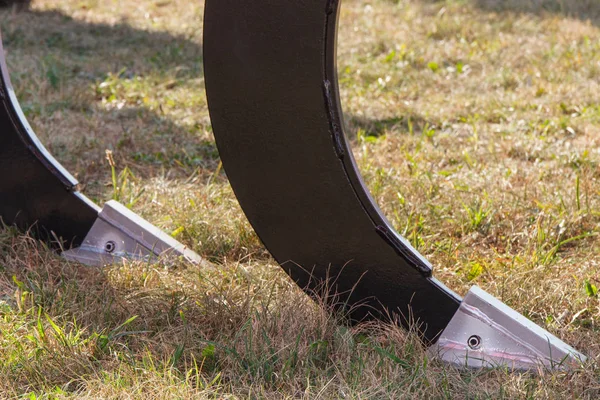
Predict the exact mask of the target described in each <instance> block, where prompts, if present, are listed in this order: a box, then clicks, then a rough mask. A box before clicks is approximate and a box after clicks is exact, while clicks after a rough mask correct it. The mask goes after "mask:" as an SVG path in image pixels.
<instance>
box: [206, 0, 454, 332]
mask: <svg viewBox="0 0 600 400" xmlns="http://www.w3.org/2000/svg"><path fill="white" fill-rule="evenodd" d="M337 15H338V4H337V2H336V1H323V0H304V1H281V0H260V1H257V0H208V1H207V3H206V11H205V36H204V56H205V57H204V59H205V76H206V88H207V93H208V101H209V106H210V114H211V120H212V124H213V130H214V133H215V137H216V141H217V144H218V147H219V152H220V154H221V158H222V160H223V164H224V167H225V171H226V172H227V176H228V178H229V180H230V182H231V185H232V186H233V189H234V191H235V193H236V195H237V197H238V199H239V201H240V203H241V205H242V208H243V209H244V211H245V213H246V215H247V216H248V219H249V220H250V222H251V224H252V226H253V227H254V229H255V230H256V232H257V233H258V235H259V236H260V238H261V240H262V241H263V243H264V244H265V246H266V247H267V248H268V250H269V251H270V252H271V253H272V254H273V256H274V257H275V258H276V259H277V261H278V262H279V263H281V265H282V266H283V267H284V268H285V270H286V271H287V272H288V273H289V274H290V275H291V276H292V278H293V279H295V280H296V282H298V284H299V285H300V286H302V287H306V288H307V289H315V288H316V287H318V286H319V285H320V284H322V282H323V280H326V279H330V280H331V284H330V290H331V291H332V292H335V293H338V294H340V304H343V303H347V304H348V305H350V306H352V305H358V304H360V305H361V306H359V307H354V308H353V311H352V317H353V318H354V319H356V320H361V319H363V318H365V317H371V316H375V317H382V316H384V315H387V313H388V312H394V313H397V314H398V315H401V316H403V318H402V320H403V322H404V323H405V324H408V323H409V322H413V323H416V326H419V327H420V329H421V331H422V333H423V334H424V336H425V338H426V339H427V340H428V341H433V340H435V338H436V336H437V335H438V334H439V333H440V332H441V331H442V330H443V329H444V328H445V327H446V325H447V324H448V322H449V321H450V319H451V318H452V316H453V315H454V313H455V312H456V310H457V309H458V306H459V304H460V299H459V298H458V296H456V295H455V294H453V293H452V292H451V291H449V290H448V289H446V288H444V287H443V286H442V285H441V284H440V283H438V282H437V281H436V280H435V279H433V278H431V267H430V265H429V264H428V262H427V261H426V260H425V259H424V258H423V257H422V256H421V255H420V254H418V253H417V251H416V250H414V249H413V248H412V247H411V246H410V245H409V244H408V242H406V241H405V240H404V239H403V238H401V237H400V236H399V235H398V234H396V233H395V232H394V230H393V229H392V228H391V227H390V224H389V223H388V222H387V221H386V219H385V218H384V217H383V215H382V214H381V212H380V211H379V209H378V207H377V206H376V205H375V203H374V201H373V200H372V199H371V197H370V195H369V194H368V190H367V189H366V188H365V185H364V184H363V182H362V180H361V178H360V174H359V172H358V170H357V168H356V165H355V162H354V159H353V156H352V151H351V149H350V147H349V146H348V143H347V141H346V137H345V135H344V132H343V122H342V119H341V117H342V113H341V109H340V105H339V104H340V102H339V97H338V83H337V76H336V63H335V46H336V29H337V26H336V24H337Z"/></svg>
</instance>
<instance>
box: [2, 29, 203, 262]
mask: <svg viewBox="0 0 600 400" xmlns="http://www.w3.org/2000/svg"><path fill="white" fill-rule="evenodd" d="M0 42H1V40H0ZM0 70H1V71H0V72H1V76H0V79H1V81H0V171H2V174H1V175H0V220H1V221H2V222H4V223H5V224H8V225H16V226H18V227H19V228H21V229H23V230H29V231H30V232H32V233H33V234H35V235H37V236H39V237H41V238H43V239H46V240H51V241H53V242H54V244H55V246H56V247H57V248H59V249H61V250H66V251H65V252H64V253H63V254H64V255H65V256H66V257H67V258H68V259H70V260H74V261H79V262H82V263H84V264H88V265H103V264H107V263H113V262H115V261H118V260H119V259H120V258H131V259H141V260H151V259H156V258H157V257H158V256H162V255H166V254H167V253H169V254H174V255H179V256H183V257H185V258H187V259H190V260H193V261H196V262H201V261H202V260H201V258H200V257H199V256H198V255H197V254H195V253H194V252H192V251H190V250H189V249H186V248H185V247H184V246H183V245H181V244H180V243H178V242H177V241H175V240H174V239H173V238H171V237H170V236H168V235H166V234H165V233H163V232H161V231H160V230H159V229H158V228H156V227H154V226H152V225H151V224H150V223H148V222H146V221H144V220H143V219H142V218H140V217H139V216H137V215H135V214H134V213H133V212H131V211H130V210H128V209H127V208H126V207H124V206H122V205H120V204H119V203H116V202H109V203H107V204H106V205H105V207H104V209H102V210H100V209H99V207H98V206H96V205H95V204H94V203H93V202H92V201H90V200H89V199H88V198H87V197H85V196H84V195H83V194H81V193H80V192H79V191H78V182H77V180H76V179H75V178H74V177H73V176H72V175H71V174H70V173H69V172H68V171H67V170H65V169H64V168H63V167H62V166H61V165H60V164H59V163H58V161H56V160H55V159H54V157H52V155H51V154H50V153H49V152H48V151H47V150H46V148H45V147H44V146H43V145H42V143H41V142H40V141H39V140H38V138H37V136H36V135H35V133H34V132H33V129H31V126H30V125H29V123H28V122H27V120H26V118H25V116H24V114H23V111H22V110H21V107H20V106H19V103H18V101H17V98H16V96H15V92H14V90H13V88H12V85H11V83H10V78H9V75H8V69H7V66H6V61H5V59H4V50H3V48H2V46H1V43H0Z"/></svg>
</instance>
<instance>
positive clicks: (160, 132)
mask: <svg viewBox="0 0 600 400" xmlns="http://www.w3.org/2000/svg"><path fill="white" fill-rule="evenodd" d="M0 21H1V22H0V24H1V29H2V35H3V42H4V46H5V49H6V51H7V60H8V62H9V69H10V71H9V72H10V74H11V79H12V81H13V85H14V86H15V90H16V92H17V96H18V98H19V101H20V103H21V106H22V108H23V110H24V112H25V114H26V116H27V118H28V119H29V121H30V122H31V123H32V124H33V125H34V127H35V129H36V132H37V134H38V136H40V138H41V140H42V141H43V142H44V143H45V144H46V146H47V147H48V149H49V150H50V152H51V153H53V154H54V155H55V157H57V159H58V160H59V161H60V162H61V163H63V164H64V165H65V167H66V168H67V169H69V170H71V172H72V173H74V174H76V176H77V177H78V179H79V180H80V181H82V183H84V184H88V183H90V182H91V184H92V186H93V185H94V181H98V180H102V179H105V178H106V175H107V173H108V168H107V166H106V165H105V164H106V163H105V162H104V149H110V150H113V151H114V152H115V157H117V162H118V164H120V165H121V167H124V165H128V166H130V167H133V169H135V170H137V172H138V173H139V174H140V176H141V177H146V178H147V177H150V176H154V175H155V174H156V173H157V171H158V170H164V169H168V170H169V169H171V170H173V171H171V172H172V173H174V174H175V175H177V174H178V173H179V175H181V176H186V175H189V174H190V173H191V172H190V168H195V169H200V170H204V169H206V170H207V173H212V172H214V170H216V168H217V166H218V160H219V158H218V153H217V151H216V147H215V145H214V143H212V142H211V140H208V139H207V137H209V136H210V135H207V134H206V133H207V132H210V122H209V121H208V118H204V117H203V118H201V119H199V120H195V121H180V120H178V119H177V118H174V117H172V116H170V115H168V113H166V112H165V111H164V109H163V106H164V107H171V108H172V109H173V108H177V107H180V106H179V105H178V104H177V100H173V99H171V98H170V97H171V96H177V95H178V92H177V91H178V90H179V91H180V90H181V89H182V88H185V87H188V86H191V85H193V86H194V90H195V91H197V96H196V95H195V92H194V94H193V95H194V96H196V97H194V98H193V99H192V100H189V99H187V101H192V102H193V103H194V104H192V105H190V106H188V109H189V108H191V107H194V109H195V108H196V103H197V104H199V105H200V106H201V107H205V104H206V102H205V99H204V89H203V83H202V76H203V64H202V63H203V58H202V47H201V45H200V44H199V43H197V42H196V41H194V40H193V39H192V38H188V37H184V36H176V35H173V34H170V33H168V32H160V31H146V30H141V29H136V28H134V27H132V26H131V25H129V24H127V23H126V22H119V23H116V24H114V25H109V24H102V23H88V22H85V21H80V20H76V19H73V18H72V17H70V16H68V15H65V14H63V13H61V12H59V11H43V12H40V11H32V10H28V11H23V12H15V10H14V9H11V10H5V11H2V12H0ZM198 27H199V29H200V28H201V21H199V22H198ZM23 66H24V68H23ZM20 67H21V68H20ZM157 92H158V94H157ZM131 93H133V95H132V94H131ZM163 94H164V95H163ZM132 96H133V98H132ZM156 98H157V99H158V100H155V99H156ZM106 101H108V104H106ZM153 101H154V103H152V102H153ZM157 101H158V104H157V103H156V102H157ZM147 103H150V104H147ZM167 104H168V105H167ZM203 114H207V113H203ZM65 115H66V117H65ZM175 167H176V168H175ZM87 181H90V182H87Z"/></svg>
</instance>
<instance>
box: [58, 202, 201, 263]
mask: <svg viewBox="0 0 600 400" xmlns="http://www.w3.org/2000/svg"><path fill="white" fill-rule="evenodd" d="M62 255H63V257H65V258H66V259H68V260H72V261H78V262H81V263H83V264H86V265H92V266H103V265H107V264H114V263H115V262H118V261H121V260H122V259H124V258H126V259H129V260H141V261H145V262H154V261H158V260H159V259H164V257H175V258H179V257H183V258H184V259H186V260H187V261H191V262H194V263H197V264H201V265H202V266H204V267H211V266H210V264H208V263H207V262H206V261H204V260H203V259H202V258H201V257H200V256H199V255H198V254H196V253H194V252H193V251H191V250H190V249H189V248H187V247H185V246H184V245H182V244H181V243H179V242H178V241H177V240H175V239H174V238H173V237H171V236H170V235H168V234H166V233H165V232H163V231H162V230H160V229H159V228H157V227H156V226H154V225H152V224H151V223H149V222H148V221H146V220H144V219H143V218H141V217H140V216H139V215H137V214H136V213H134V212H133V211H131V210H129V209H128V208H127V207H125V206H124V205H122V204H121V203H119V202H116V201H114V200H113V201H109V202H108V203H106V204H105V205H104V207H103V208H102V211H101V212H100V214H98V219H97V220H96V222H95V223H94V225H93V226H92V229H91V230H90V231H89V233H88V234H87V236H86V237H85V240H84V241H83V243H82V244H81V246H80V247H77V248H75V249H71V250H68V251H65V252H63V253H62Z"/></svg>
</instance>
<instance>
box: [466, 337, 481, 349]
mask: <svg viewBox="0 0 600 400" xmlns="http://www.w3.org/2000/svg"><path fill="white" fill-rule="evenodd" d="M467 344H468V345H469V347H470V348H471V350H479V348H480V347H481V337H480V336H477V335H473V336H471V337H470V338H469V340H467Z"/></svg>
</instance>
